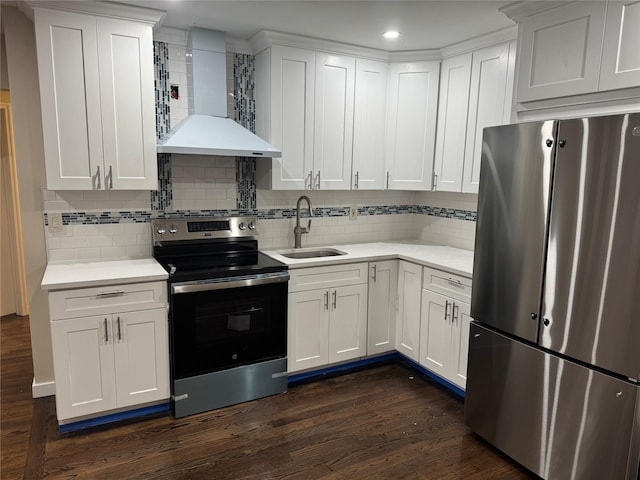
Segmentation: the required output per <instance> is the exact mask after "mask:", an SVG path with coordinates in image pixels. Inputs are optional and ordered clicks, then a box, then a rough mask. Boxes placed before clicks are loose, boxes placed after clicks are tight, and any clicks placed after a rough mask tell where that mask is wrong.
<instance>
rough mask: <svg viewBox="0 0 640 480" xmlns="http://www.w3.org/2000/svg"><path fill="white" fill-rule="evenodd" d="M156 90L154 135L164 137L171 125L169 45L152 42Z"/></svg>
mask: <svg viewBox="0 0 640 480" xmlns="http://www.w3.org/2000/svg"><path fill="white" fill-rule="evenodd" d="M153 63H154V66H155V72H154V73H155V90H156V137H157V138H160V139H162V138H165V137H166V135H167V134H168V133H169V128H170V126H171V115H170V108H169V99H170V96H169V95H170V93H169V45H168V44H167V43H164V42H155V41H154V42H153Z"/></svg>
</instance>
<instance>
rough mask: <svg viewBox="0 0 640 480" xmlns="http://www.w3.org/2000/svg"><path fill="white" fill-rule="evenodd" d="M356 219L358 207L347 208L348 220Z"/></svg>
mask: <svg viewBox="0 0 640 480" xmlns="http://www.w3.org/2000/svg"><path fill="white" fill-rule="evenodd" d="M356 218H358V207H356V206H355V205H351V206H350V207H349V220H355V219H356Z"/></svg>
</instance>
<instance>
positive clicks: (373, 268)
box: [371, 263, 378, 282]
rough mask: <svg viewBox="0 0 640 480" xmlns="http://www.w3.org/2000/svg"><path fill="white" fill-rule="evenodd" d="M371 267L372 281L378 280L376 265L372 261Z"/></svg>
mask: <svg viewBox="0 0 640 480" xmlns="http://www.w3.org/2000/svg"><path fill="white" fill-rule="evenodd" d="M371 269H372V270H373V274H372V275H371V278H372V279H373V281H374V282H377V281H378V265H376V264H375V263H374V264H373V265H372V266H371Z"/></svg>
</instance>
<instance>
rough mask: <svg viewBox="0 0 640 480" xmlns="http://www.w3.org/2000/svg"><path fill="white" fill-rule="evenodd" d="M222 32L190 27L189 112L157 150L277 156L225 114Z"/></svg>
mask: <svg viewBox="0 0 640 480" xmlns="http://www.w3.org/2000/svg"><path fill="white" fill-rule="evenodd" d="M225 37H226V35H225V33H224V32H218V31H215V30H207V29H204V28H195V27H194V28H192V29H191V30H190V31H189V38H188V41H187V83H188V84H189V86H190V88H191V97H190V99H189V116H188V117H187V118H186V119H185V120H183V121H182V122H180V123H179V124H178V125H177V126H176V128H175V129H174V130H173V131H172V132H171V133H170V135H169V137H168V138H167V139H166V140H162V141H160V142H159V143H158V146H157V151H158V153H181V154H194V155H223V156H238V157H279V156H281V154H282V152H281V151H280V150H278V149H277V148H275V147H273V146H272V145H270V144H269V143H267V142H265V141H264V140H262V139H261V138H260V137H258V136H257V135H255V134H253V133H252V132H250V131H249V130H247V129H246V128H244V127H242V126H241V125H239V124H237V123H236V122H234V121H233V120H232V119H230V118H228V117H227V52H226V38H225Z"/></svg>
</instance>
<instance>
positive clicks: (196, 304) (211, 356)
mask: <svg viewBox="0 0 640 480" xmlns="http://www.w3.org/2000/svg"><path fill="white" fill-rule="evenodd" d="M171 301H172V320H171V337H172V366H173V375H174V378H186V377H191V376H194V375H199V374H202V373H209V372H213V371H217V370H222V369H225V368H231V367H235V366H239V365H247V364H251V363H255V362H257V361H262V360H268V359H273V358H283V357H285V356H286V354H287V348H286V344H287V283H286V282H283V283H275V284H267V285H259V286H253V287H242V288H234V289H223V290H211V291H205V292H196V293H182V294H175V295H173V296H172V299H171Z"/></svg>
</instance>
